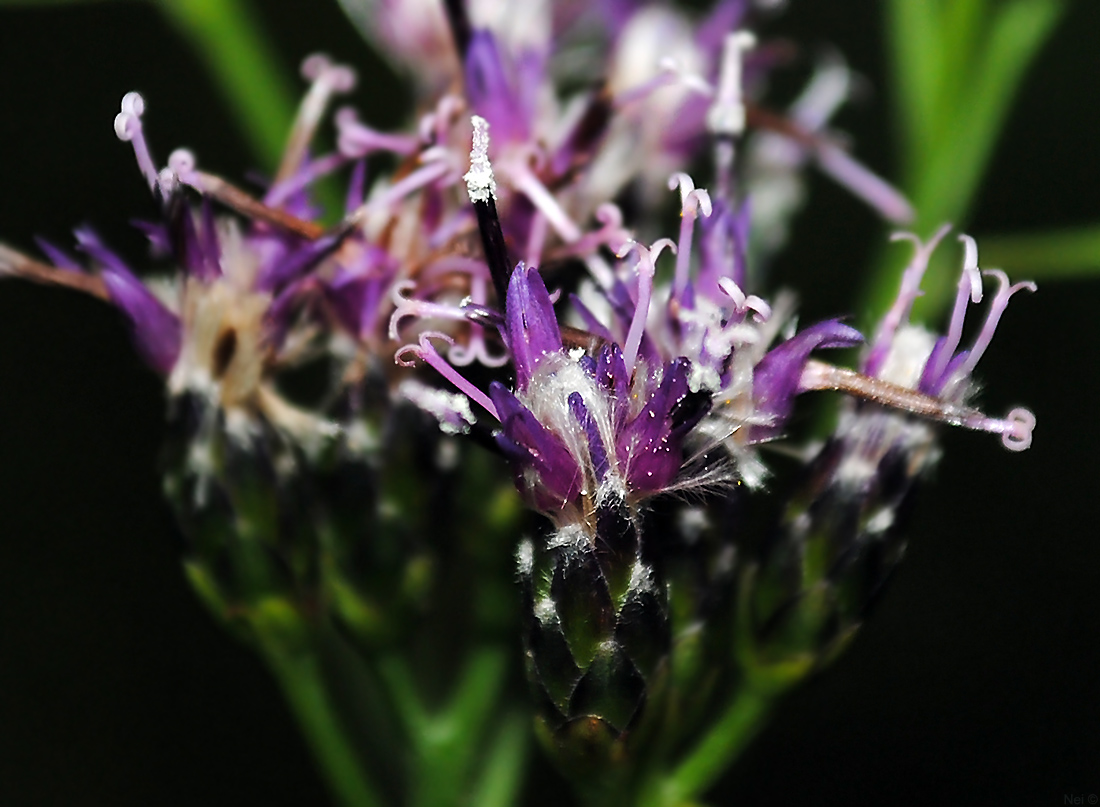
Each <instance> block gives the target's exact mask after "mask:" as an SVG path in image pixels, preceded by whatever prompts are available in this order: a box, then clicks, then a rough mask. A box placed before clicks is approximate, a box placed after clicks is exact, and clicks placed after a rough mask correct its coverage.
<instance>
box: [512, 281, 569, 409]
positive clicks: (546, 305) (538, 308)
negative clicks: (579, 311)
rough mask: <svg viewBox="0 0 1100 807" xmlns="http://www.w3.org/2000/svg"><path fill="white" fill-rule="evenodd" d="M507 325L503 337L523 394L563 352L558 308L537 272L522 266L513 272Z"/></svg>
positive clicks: (518, 386) (517, 387)
mask: <svg viewBox="0 0 1100 807" xmlns="http://www.w3.org/2000/svg"><path fill="white" fill-rule="evenodd" d="M504 323H505V324H504V333H503V335H504V338H505V341H506V342H507V344H508V348H509V350H511V351H512V360H513V362H514V363H515V367H516V389H518V390H520V391H523V390H526V389H527V386H528V384H530V381H531V376H532V375H533V374H534V373H535V371H536V370H537V368H538V365H539V363H540V362H541V361H542V360H543V359H544V358H545V357H546V356H547V355H549V354H553V353H560V352H561V348H562V342H561V329H560V328H559V327H558V320H557V317H556V316H555V314H554V305H553V303H551V301H550V293H549V292H548V291H547V290H546V284H545V283H544V282H543V280H542V276H541V275H540V274H539V273H538V270H537V269H534V268H532V267H528V266H524V265H523V264H522V263H521V264H519V265H518V266H516V269H515V271H514V272H512V277H511V279H510V280H509V282H508V296H507V298H506V301H505V306H504Z"/></svg>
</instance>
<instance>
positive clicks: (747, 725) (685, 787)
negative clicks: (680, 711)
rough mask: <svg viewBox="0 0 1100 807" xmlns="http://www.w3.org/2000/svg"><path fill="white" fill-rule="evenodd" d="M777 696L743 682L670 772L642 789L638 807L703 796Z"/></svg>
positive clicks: (672, 806)
mask: <svg viewBox="0 0 1100 807" xmlns="http://www.w3.org/2000/svg"><path fill="white" fill-rule="evenodd" d="M778 695H779V692H777V691H775V690H773V689H766V688H764V687H761V686H754V685H753V684H751V683H746V684H745V686H744V687H743V688H742V689H741V690H740V691H739V692H738V693H737V695H736V696H734V698H733V700H732V701H731V702H730V704H729V705H728V706H727V707H726V711H725V712H724V713H723V714H722V716H721V718H719V720H718V722H717V723H715V724H714V726H712V727H711V728H710V730H709V731H708V732H707V734H706V735H705V736H704V737H703V739H702V740H701V741H700V742H699V744H698V745H696V746H695V748H694V750H692V751H691V753H690V754H688V756H687V757H686V758H685V759H684V760H683V761H682V762H680V764H679V765H677V766H676V768H675V769H674V770H673V771H672V772H671V773H670V774H668V775H667V776H666V777H664V778H663V779H662V780H657V782H655V783H654V784H653V785H652V786H650V787H646V788H644V789H643V792H642V794H641V798H640V802H639V803H640V805H641V807H681V805H685V804H689V803H691V802H692V800H694V799H695V798H697V797H698V796H700V795H702V793H704V792H705V791H706V790H707V788H709V787H710V786H711V785H713V784H714V783H715V782H717V781H718V779H719V777H720V776H721V775H722V774H723V773H724V772H725V771H726V769H727V768H729V766H730V765H731V764H733V762H734V760H735V759H737V757H738V756H739V755H740V754H741V752H742V751H744V750H745V747H746V746H747V745H748V744H749V741H750V740H752V738H753V737H755V736H756V733H757V732H758V731H759V730H760V729H761V728H763V726H764V722H765V719H766V718H767V716H768V713H769V712H770V711H771V708H772V705H773V704H774V703H775V701H776V698H777V697H778Z"/></svg>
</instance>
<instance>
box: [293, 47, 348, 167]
mask: <svg viewBox="0 0 1100 807" xmlns="http://www.w3.org/2000/svg"><path fill="white" fill-rule="evenodd" d="M302 77H303V78H306V79H308V80H309V81H312V82H313V84H312V86H311V87H310V88H309V92H307V93H306V96H305V98H303V99H302V103H301V105H299V107H298V116H297V118H296V119H295V121H294V126H293V127H292V128H291V130H290V139H289V140H288V141H287V144H286V149H285V151H284V152H283V159H282V161H281V162H280V163H279V170H278V171H277V172H276V174H275V181H274V182H273V183H272V184H273V185H279V184H281V183H283V182H285V181H286V180H287V179H289V178H290V177H292V176H293V175H294V174H296V173H297V172H298V170H299V169H300V168H301V166H302V161H303V160H304V159H305V156H306V149H308V148H309V142H310V141H311V140H312V139H313V134H314V132H315V131H316V130H317V126H318V124H319V123H320V122H321V118H322V117H323V116H324V114H325V109H326V108H327V107H328V104H329V101H330V100H331V98H332V96H333V95H335V94H336V93H344V92H350V91H351V90H352V89H354V87H355V81H356V76H355V71H354V70H352V69H351V68H350V67H346V66H344V65H339V64H334V63H333V62H332V60H331V59H329V57H327V56H325V55H324V54H320V53H315V54H314V55H312V56H310V57H308V58H307V59H306V60H305V61H304V62H302Z"/></svg>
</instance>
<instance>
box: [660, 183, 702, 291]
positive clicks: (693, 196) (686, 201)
mask: <svg viewBox="0 0 1100 807" xmlns="http://www.w3.org/2000/svg"><path fill="white" fill-rule="evenodd" d="M676 188H679V189H680V242H679V244H678V245H677V250H676V274H675V275H674V276H673V283H672V296H673V297H674V298H675V299H677V300H679V299H681V298H682V297H683V295H684V290H685V289H686V288H687V284H688V273H689V271H690V268H691V241H692V237H693V235H694V231H695V218H696V216H698V215H699V212H700V211H702V213H703V215H704V216H705V217H709V216H710V214H711V212H712V207H711V203H710V195H709V194H708V193H707V192H706V191H705V190H704V189H702V188H696V187H695V183H694V182H692V179H691V177H690V176H688V175H687V174H684V173H682V172H677V173H675V174H673V175H672V176H671V177H669V179H668V189H669V190H675V189H676Z"/></svg>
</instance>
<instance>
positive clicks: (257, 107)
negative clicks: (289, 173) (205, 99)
mask: <svg viewBox="0 0 1100 807" xmlns="http://www.w3.org/2000/svg"><path fill="white" fill-rule="evenodd" d="M154 2H155V3H156V5H157V6H158V7H159V8H160V9H161V11H163V12H164V14H165V15H166V16H167V17H168V19H169V20H171V21H172V22H173V23H175V25H176V27H177V28H178V30H179V31H180V33H181V34H183V36H184V37H185V38H186V39H187V40H188V41H189V42H190V43H191V45H192V46H193V47H194V48H195V51H196V52H197V53H198V54H199V57H200V58H201V59H202V60H203V62H204V63H205V64H206V68H207V70H208V71H209V72H210V74H211V75H213V76H215V77H216V82H215V84H216V86H217V87H218V90H219V91H220V92H221V93H222V95H223V97H224V98H225V100H226V102H227V104H228V106H229V108H230V110H232V112H233V113H234V114H235V115H236V116H237V123H238V125H239V126H240V127H241V131H242V133H243V134H244V135H245V137H246V138H247V140H248V142H249V143H250V145H251V146H252V148H253V149H254V150H255V152H256V153H257V154H258V155H260V156H261V157H262V159H263V160H264V162H265V164H266V165H267V166H269V168H270V169H271V170H274V168H275V166H276V165H278V162H279V155H280V154H281V153H282V150H283V145H284V143H285V140H286V136H287V132H288V131H289V130H290V123H291V121H292V120H293V119H294V110H295V106H296V102H295V91H294V84H293V82H292V80H291V77H290V76H289V75H288V73H287V71H286V67H285V65H284V63H283V62H282V60H281V59H279V57H278V55H277V54H276V53H275V51H274V50H273V49H272V48H271V46H270V45H269V44H268V39H267V37H265V36H264V33H263V26H262V25H261V23H260V20H259V15H258V14H257V13H256V10H255V8H254V7H253V6H252V4H251V3H250V2H248V0H154Z"/></svg>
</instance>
